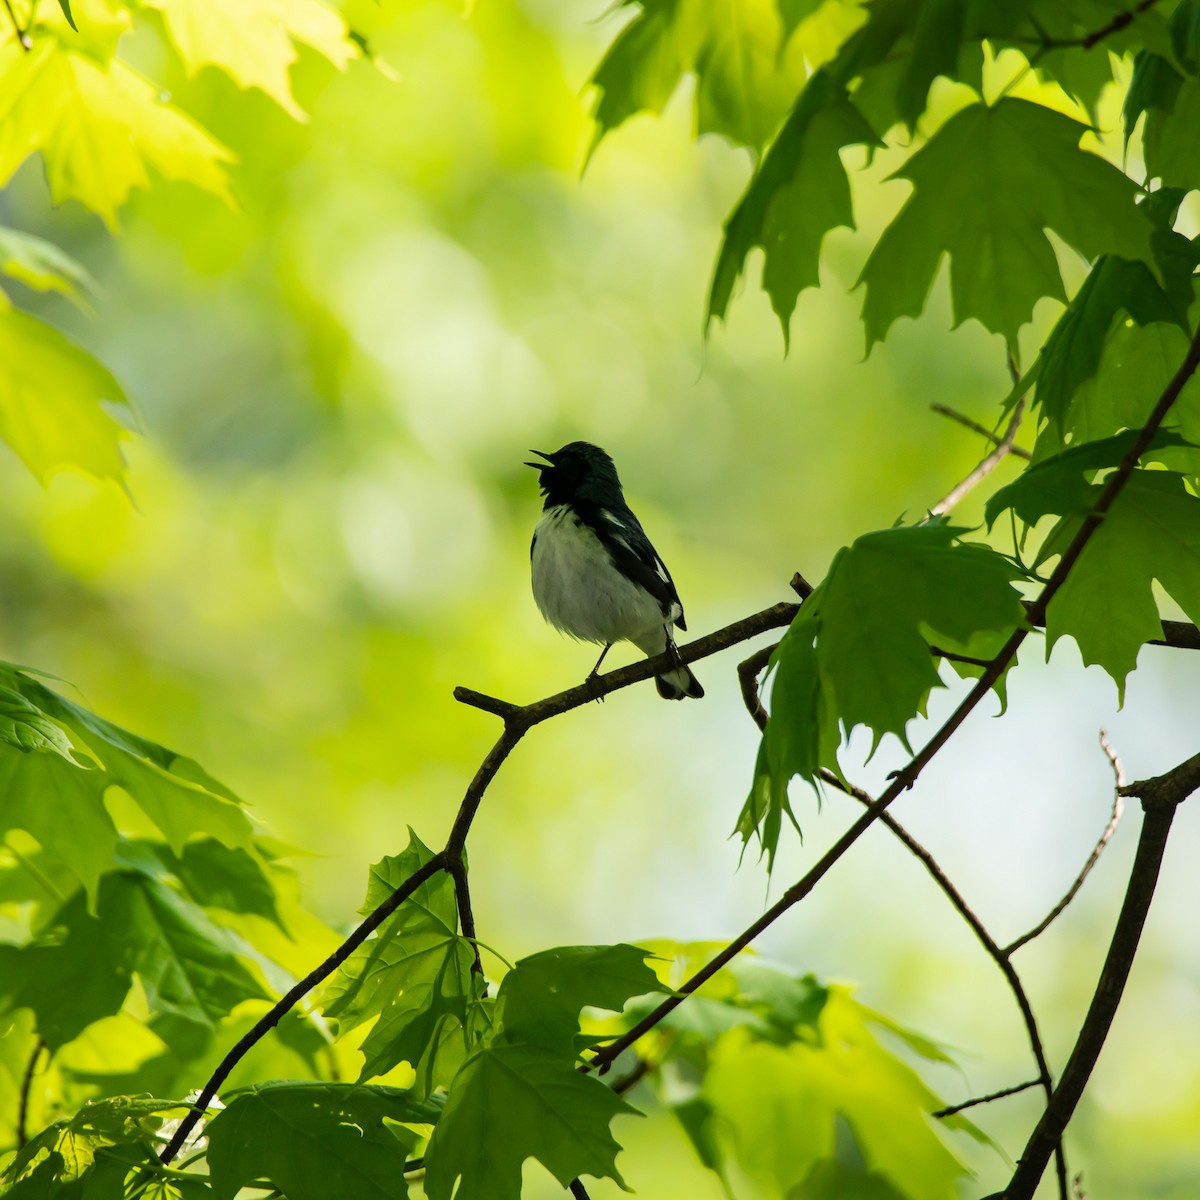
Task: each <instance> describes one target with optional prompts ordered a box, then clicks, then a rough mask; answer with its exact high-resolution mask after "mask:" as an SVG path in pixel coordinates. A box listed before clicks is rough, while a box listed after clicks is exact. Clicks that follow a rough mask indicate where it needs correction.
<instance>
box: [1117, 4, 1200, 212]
mask: <svg viewBox="0 0 1200 1200" xmlns="http://www.w3.org/2000/svg"><path fill="white" fill-rule="evenodd" d="M1169 28H1170V36H1171V44H1170V45H1169V46H1163V45H1152V44H1147V46H1146V49H1145V50H1143V51H1142V52H1141V53H1140V54H1138V56H1137V59H1136V60H1135V63H1134V70H1133V79H1132V80H1131V82H1130V85H1129V90H1128V92H1127V93H1126V97H1125V114H1124V118H1125V140H1126V143H1128V141H1129V139H1130V137H1131V136H1132V135H1133V131H1134V128H1135V126H1136V125H1137V123H1138V119H1139V118H1140V117H1141V116H1142V114H1143V113H1144V114H1145V116H1146V123H1145V125H1144V126H1143V129H1142V151H1143V155H1144V157H1145V161H1146V173H1147V176H1148V177H1149V178H1150V179H1160V180H1161V181H1162V183H1163V186H1164V187H1179V188H1195V187H1200V167H1198V165H1197V164H1198V162H1200V126H1198V124H1197V122H1198V118H1200V79H1197V69H1198V68H1200V5H1198V4H1197V3H1196V0H1182V3H1180V4H1179V6H1178V7H1177V8H1176V9H1175V11H1174V13H1172V15H1171V19H1170V25H1169Z"/></svg>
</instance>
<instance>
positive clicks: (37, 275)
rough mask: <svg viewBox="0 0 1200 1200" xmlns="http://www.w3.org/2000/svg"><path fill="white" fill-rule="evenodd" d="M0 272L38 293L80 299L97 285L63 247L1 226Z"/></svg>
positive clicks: (79, 300)
mask: <svg viewBox="0 0 1200 1200" xmlns="http://www.w3.org/2000/svg"><path fill="white" fill-rule="evenodd" d="M0 274H2V275H7V276H8V277H9V278H10V279H16V280H18V281H19V282H21V283H23V284H24V285H25V286H26V287H29V288H33V289H34V291H38V292H58V293H59V294H60V295H63V296H66V297H67V298H68V299H71V300H75V301H77V302H81V301H82V298H83V297H84V296H86V295H87V294H89V293H94V292H95V291H97V290H98V286H99V285H98V284H97V283H96V281H95V280H94V279H93V278H92V276H91V275H90V273H89V272H88V270H87V268H86V267H84V266H83V265H82V264H80V263H78V262H76V261H75V259H73V258H72V257H71V256H70V255H69V254H67V253H66V252H65V251H64V250H60V249H59V247H57V246H56V245H54V243H53V242H48V241H46V239H45V238H40V237H37V236H35V235H34V234H32V233H25V232H23V231H22V230H20V229H9V228H7V227H6V226H3V225H0Z"/></svg>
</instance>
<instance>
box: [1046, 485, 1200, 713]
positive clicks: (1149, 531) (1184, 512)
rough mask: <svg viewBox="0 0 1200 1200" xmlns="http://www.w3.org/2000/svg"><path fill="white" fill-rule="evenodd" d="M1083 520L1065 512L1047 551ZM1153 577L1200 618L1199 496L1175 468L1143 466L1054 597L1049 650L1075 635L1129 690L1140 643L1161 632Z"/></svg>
mask: <svg viewBox="0 0 1200 1200" xmlns="http://www.w3.org/2000/svg"><path fill="white" fill-rule="evenodd" d="M1099 491H1100V489H1099V488H1095V489H1093V497H1094V496H1098V495H1099ZM1077 528H1078V518H1077V517H1065V518H1063V520H1062V521H1060V522H1059V524H1058V525H1057V526H1056V527H1055V529H1054V530H1053V531H1052V532H1051V534H1050V536H1049V537H1048V538H1047V539H1046V542H1045V543H1044V545H1043V547H1042V551H1041V555H1040V559H1041V560H1042V561H1044V560H1045V559H1048V558H1050V557H1052V556H1053V555H1055V554H1060V553H1061V552H1062V551H1063V549H1064V548H1065V546H1066V543H1067V542H1068V541H1069V539H1070V537H1071V536H1073V534H1074V531H1075V530H1076V529H1077ZM1154 580H1157V581H1158V582H1159V584H1161V586H1162V587H1163V589H1164V591H1166V592H1167V594H1168V595H1169V596H1171V598H1172V599H1173V600H1174V601H1175V602H1176V603H1177V604H1178V605H1179V606H1180V608H1182V609H1183V611H1184V612H1185V613H1186V614H1187V616H1188V619H1189V620H1191V621H1193V622H1195V621H1200V499H1197V498H1196V497H1195V496H1193V495H1192V494H1191V493H1190V492H1188V491H1187V489H1186V488H1185V487H1184V484H1183V480H1182V478H1181V477H1180V476H1178V475H1176V474H1174V473H1173V472H1169V471H1153V470H1138V471H1134V472H1133V474H1132V475H1131V476H1130V477H1129V480H1128V482H1127V483H1126V484H1125V487H1124V488H1123V489H1122V491H1121V494H1120V495H1119V496H1118V497H1117V499H1116V501H1115V502H1114V503H1113V506H1112V508H1111V509H1110V510H1109V511H1108V513H1107V514H1106V516H1105V517H1104V520H1103V521H1102V522H1101V524H1100V527H1099V528H1098V529H1097V530H1096V532H1095V533H1094V534H1093V535H1092V537H1091V540H1090V541H1089V542H1088V544H1087V545H1086V546H1085V547H1084V550H1083V553H1082V554H1081V555H1080V556H1079V559H1078V561H1077V562H1076V563H1075V566H1074V568H1073V569H1072V571H1071V573H1070V574H1069V575H1068V576H1067V579H1066V582H1065V583H1064V584H1063V586H1062V587H1061V588H1060V589H1059V590H1058V592H1057V593H1055V596H1054V598H1053V599H1052V600H1051V601H1050V608H1049V610H1048V612H1047V614H1046V651H1047V654H1048V653H1049V652H1050V650H1051V648H1052V647H1053V646H1054V643H1055V642H1057V641H1058V639H1059V638H1061V637H1072V638H1074V639H1075V642H1076V644H1077V645H1078V646H1079V653H1080V654H1081V656H1082V657H1083V661H1084V663H1085V664H1092V663H1096V664H1099V665H1100V666H1101V667H1103V668H1104V669H1105V670H1106V671H1107V672H1108V673H1109V674H1110V675H1111V676H1112V678H1113V681H1114V682H1115V683H1116V685H1117V690H1118V693H1119V694H1120V695H1121V696H1122V697H1123V696H1124V689H1125V679H1126V677H1127V676H1128V674H1129V672H1130V671H1132V670H1133V669H1134V667H1135V666H1136V665H1137V655H1138V651H1139V650H1140V649H1141V647H1142V646H1143V645H1144V644H1145V643H1146V642H1147V641H1150V640H1151V639H1153V638H1161V637H1162V621H1161V620H1160V618H1159V615H1158V606H1157V604H1156V603H1155V599H1154V594H1153V591H1152V589H1151V584H1152V582H1153V581H1154ZM1118 582H1119V586H1118Z"/></svg>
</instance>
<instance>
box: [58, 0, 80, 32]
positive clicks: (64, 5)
mask: <svg viewBox="0 0 1200 1200" xmlns="http://www.w3.org/2000/svg"><path fill="white" fill-rule="evenodd" d="M58 7H59V8H61V9H62V14H63V16H64V17H66V18H67V24H68V25H70V27H71V28H72V29H77V28H78V26H76V24H75V18H74V17H73V16H71V0H58Z"/></svg>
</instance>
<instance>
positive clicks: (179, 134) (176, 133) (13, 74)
mask: <svg viewBox="0 0 1200 1200" xmlns="http://www.w3.org/2000/svg"><path fill="white" fill-rule="evenodd" d="M36 150H40V151H41V153H42V156H43V157H44V159H45V162H46V178H47V181H48V183H49V185H50V195H51V198H52V199H53V200H54V202H55V203H56V204H59V203H61V202H62V201H64V200H78V201H79V202H80V203H81V204H84V205H86V206H87V207H88V208H90V209H91V210H92V211H93V212H95V213H97V214H98V215H99V216H101V217H103V218H104V220H105V221H106V222H107V224H108V225H109V226H110V227H112V228H115V227H116V220H117V209H118V208H119V207H120V206H121V205H122V204H124V203H125V201H126V199H128V197H129V193H130V192H131V191H132V190H133V189H134V188H135V187H147V186H149V183H150V176H149V169H150V168H153V169H154V170H155V171H156V172H157V173H158V174H159V175H161V176H163V177H164V178H166V179H177V180H183V181H186V182H188V183H193V184H195V185H196V186H197V187H200V188H204V189H205V190H207V191H210V192H214V193H215V194H216V195H218V196H221V197H223V198H224V199H226V200H229V199H230V195H229V180H228V176H227V175H226V171H225V167H226V164H227V163H229V162H231V161H232V159H233V156H232V154H230V152H229V151H228V150H227V149H226V148H225V147H224V146H222V145H221V144H220V143H219V142H217V141H215V140H214V139H213V138H212V137H210V136H209V134H207V133H206V132H205V131H204V130H203V129H201V128H200V126H199V125H197V124H195V123H194V122H193V121H191V120H190V119H189V118H187V117H185V116H184V115H183V114H182V113H180V112H179V111H178V110H177V109H174V108H172V107H171V106H170V105H168V104H164V103H163V101H162V99H161V95H160V92H159V90H158V89H157V88H155V87H154V85H153V84H151V83H150V82H149V81H148V80H146V79H144V78H143V77H142V76H141V75H139V74H138V73H137V72H136V71H134V70H133V69H132V68H131V67H128V66H126V65H125V64H124V63H123V62H121V60H120V59H116V58H113V59H110V60H109V61H107V62H100V61H98V60H97V59H95V58H93V57H91V56H90V55H87V54H82V53H78V52H76V51H75V50H73V49H72V48H71V47H69V46H66V45H63V44H62V43H60V42H58V41H57V40H56V39H54V38H39V39H37V40H36V41H35V42H34V45H33V48H32V49H31V50H29V51H23V50H21V49H20V48H19V47H18V46H17V44H16V42H15V41H10V42H8V43H6V44H5V45H3V46H0V186H2V185H3V184H4V183H7V182H8V180H9V179H10V178H12V175H13V173H14V172H15V171H16V169H17V168H18V167H19V166H20V165H21V163H22V162H24V160H25V159H26V158H27V157H28V156H29V155H30V154H31V153H32V152H34V151H36ZM0 361H3V360H2V359H0Z"/></svg>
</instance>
